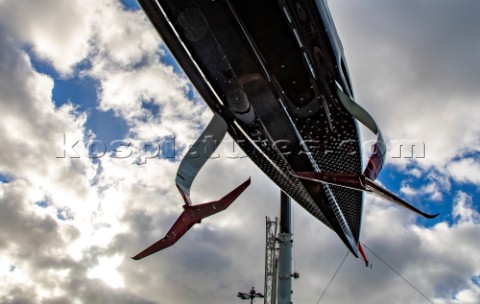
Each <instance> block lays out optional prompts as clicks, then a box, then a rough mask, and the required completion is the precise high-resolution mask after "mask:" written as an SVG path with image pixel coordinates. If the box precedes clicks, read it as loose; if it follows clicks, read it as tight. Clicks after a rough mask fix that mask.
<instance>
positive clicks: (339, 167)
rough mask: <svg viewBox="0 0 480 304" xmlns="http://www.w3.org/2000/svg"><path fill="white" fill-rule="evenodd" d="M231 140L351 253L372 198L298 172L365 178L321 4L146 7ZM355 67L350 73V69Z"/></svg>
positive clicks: (184, 1)
mask: <svg viewBox="0 0 480 304" xmlns="http://www.w3.org/2000/svg"><path fill="white" fill-rule="evenodd" d="M139 2H140V4H141V6H142V8H143V9H144V11H145V12H146V13H147V15H148V17H149V18H150V20H151V21H152V23H153V25H154V26H155V28H156V29H157V31H158V32H159V33H160V35H161V36H162V37H163V39H164V41H165V43H166V44H167V46H168V47H169V49H170V50H171V51H172V53H173V55H174V56H175V57H176V59H177V60H178V62H179V64H180V65H181V66H182V68H183V69H184V71H185V73H186V74H187V75H188V77H189V78H190V79H191V81H192V82H193V84H194V85H195V87H196V88H197V90H198V92H199V93H200V95H201V96H202V97H203V98H204V100H205V101H206V102H207V104H208V105H209V107H210V108H211V109H212V110H213V111H215V112H216V113H218V114H219V115H221V116H222V117H223V118H224V119H225V121H226V122H227V124H228V126H229V134H230V135H231V136H232V138H233V139H234V140H235V141H236V142H237V143H238V144H239V146H240V147H241V148H242V149H243V150H244V152H245V153H246V154H247V155H248V156H249V157H250V158H251V159H252V161H253V162H255V164H257V166H258V167H259V168H260V169H261V170H262V171H263V172H265V174H267V175H268V176H269V177H270V178H271V179H272V180H273V181H274V182H275V183H276V184H277V185H278V186H279V187H280V188H281V189H282V190H283V191H285V192H286V193H287V194H288V195H289V196H291V197H292V198H293V199H294V200H295V201H297V202H298V203H299V204H300V205H301V206H302V207H304V208H305V209H306V210H307V211H308V212H309V213H311V214H312V215H313V216H315V217H316V218H318V219H319V220H320V221H322V222H323V223H324V224H326V225H327V226H328V227H330V228H331V229H333V230H334V231H335V232H336V233H337V234H338V235H339V236H340V238H341V239H342V240H343V241H344V243H345V244H346V245H347V247H349V248H350V249H351V250H352V252H354V253H355V252H356V248H352V247H353V246H354V245H352V242H351V241H350V242H349V240H348V235H347V234H346V233H345V227H343V226H342V222H341V221H339V215H338V210H336V209H335V208H332V200H333V201H335V202H336V203H338V207H339V209H340V211H341V213H342V216H343V217H344V218H345V220H346V223H347V225H348V228H349V229H350V230H351V234H352V237H353V239H354V241H355V242H356V243H358V240H359V234H360V226H361V216H362V208H363V206H362V204H363V194H362V192H360V191H355V190H351V189H347V188H341V187H337V186H326V185H322V184H319V183H314V182H311V181H306V180H299V179H298V178H296V177H294V176H292V175H291V174H290V172H307V171H323V172H342V173H358V174H360V173H361V169H362V168H361V167H362V164H361V151H360V143H359V137H358V130H357V125H356V122H355V120H354V118H353V117H352V116H351V115H350V114H349V113H348V111H347V110H346V109H345V108H344V107H343V106H342V104H341V103H340V102H339V100H338V94H337V85H340V86H342V89H343V91H345V92H349V93H350V95H351V87H350V85H349V82H348V79H347V81H346V80H345V79H346V78H348V73H346V72H344V73H343V74H342V73H341V69H340V68H339V64H338V54H337V53H336V48H335V46H334V45H332V42H331V40H332V39H331V36H329V35H328V33H327V32H328V26H327V24H326V21H325V20H323V19H324V18H323V19H322V14H321V13H320V12H319V7H318V6H317V5H318V4H317V3H316V2H315V1H313V0H305V1H288V3H287V2H283V1H277V0H264V1H258V0H257V1H253V0H230V1H211V0H205V1H202V0H198V1H194V0H171V1H161V0H159V1H148V0H140V1H139ZM345 69H346V67H345V68H344V70H345Z"/></svg>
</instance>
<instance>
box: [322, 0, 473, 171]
mask: <svg viewBox="0 0 480 304" xmlns="http://www.w3.org/2000/svg"><path fill="white" fill-rule="evenodd" d="M329 3H330V6H331V8H332V12H333V17H334V20H335V21H336V25H337V28H338V30H339V32H340V36H341V38H342V41H343V43H344V46H345V50H346V55H347V58H348V62H349V65H350V72H351V74H352V75H351V76H352V77H351V78H352V81H353V85H354V87H355V88H356V93H357V94H356V96H357V98H358V99H359V101H360V102H361V103H362V104H363V105H364V106H365V107H366V108H367V109H368V110H369V111H370V113H371V114H372V115H373V117H375V118H376V120H377V122H378V123H379V125H380V127H381V128H382V130H383V133H384V134H385V135H386V136H387V140H394V141H405V142H410V141H412V140H413V141H421V142H424V143H425V158H418V159H417V158H415V159H405V158H396V159H393V158H390V157H389V158H388V162H389V163H390V164H395V165H397V166H399V167H402V168H404V167H405V166H406V165H407V164H412V163H413V164H415V165H416V166H418V167H419V168H423V170H428V169H429V168H432V167H436V168H443V167H445V165H446V164H447V163H449V162H450V161H451V160H452V159H454V158H456V157H459V156H461V155H464V153H468V152H476V151H478V150H479V147H480V141H479V138H480V136H479V135H480V127H479V126H478V123H476V120H477V118H478V117H477V113H478V112H479V110H480V109H479V106H480V103H478V102H477V101H478V99H479V98H480V93H479V91H478V86H477V84H476V79H478V78H479V76H480V75H479V71H478V69H477V66H478V65H479V63H480V56H478V48H479V41H480V36H479V35H480V34H479V32H478V31H477V28H478V27H479V26H480V24H479V22H480V21H479V20H480V19H479V18H478V17H479V15H478V14H479V13H478V12H479V11H480V7H479V3H478V2H476V1H462V2H461V3H459V2H454V1H448V0H442V1H435V3H433V2H432V1H422V2H418V1H408V3H407V2H401V1H388V2H382V1H376V0H369V1H362V2H361V3H357V2H354V1H329ZM432 6H435V9H432ZM393 152H395V151H393ZM395 153H396V152H395Z"/></svg>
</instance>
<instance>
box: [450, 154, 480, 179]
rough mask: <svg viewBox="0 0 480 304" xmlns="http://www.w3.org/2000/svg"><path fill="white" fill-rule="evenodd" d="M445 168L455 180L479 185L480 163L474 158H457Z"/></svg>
mask: <svg viewBox="0 0 480 304" xmlns="http://www.w3.org/2000/svg"><path fill="white" fill-rule="evenodd" d="M447 168H448V171H449V173H450V174H451V176H452V177H453V178H454V180H455V181H456V182H459V183H470V184H474V185H480V163H479V162H478V161H477V160H475V159H474V158H463V159H459V160H457V161H454V162H452V163H450V164H449V165H448V167H447Z"/></svg>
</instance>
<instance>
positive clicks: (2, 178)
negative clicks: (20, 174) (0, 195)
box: [0, 173, 13, 184]
mask: <svg viewBox="0 0 480 304" xmlns="http://www.w3.org/2000/svg"><path fill="white" fill-rule="evenodd" d="M12 181H13V177H11V176H9V175H7V174H4V173H0V183H2V184H8V183H10V182H12Z"/></svg>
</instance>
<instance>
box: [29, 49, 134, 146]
mask: <svg viewBox="0 0 480 304" xmlns="http://www.w3.org/2000/svg"><path fill="white" fill-rule="evenodd" d="M25 51H26V52H27V53H28V54H29V56H30V61H31V63H32V66H33V68H34V69H35V70H36V71H37V72H39V73H42V74H45V75H48V76H49V77H51V78H52V79H53V81H54V87H53V91H52V96H53V102H54V104H55V106H56V107H61V106H62V105H64V104H66V103H68V102H71V103H72V104H74V105H75V106H76V108H77V109H78V111H80V112H85V113H87V122H86V128H87V129H89V130H91V131H92V132H93V133H94V134H95V135H96V139H97V140H99V141H102V142H103V143H104V144H105V146H106V147H107V151H111V149H110V148H111V142H112V141H114V140H119V139H123V138H125V136H126V135H127V133H128V130H129V128H128V126H127V123H126V122H125V120H123V119H122V118H121V117H119V116H117V115H115V113H114V112H113V111H111V110H109V111H100V110H98V109H97V106H98V97H97V92H98V89H99V85H100V83H99V81H98V80H96V79H94V78H92V77H88V76H84V77H80V76H78V74H79V71H82V70H85V69H88V68H89V67H90V61H89V60H84V61H82V62H81V63H79V64H78V65H77V66H76V68H75V70H76V73H75V74H74V76H72V77H70V78H61V77H60V75H59V74H58V73H57V71H55V69H54V68H53V67H52V65H51V64H49V63H48V62H46V61H43V60H40V59H39V58H37V57H36V56H35V54H34V53H33V52H32V51H31V50H30V49H28V48H26V50H25ZM79 140H80V139H79Z"/></svg>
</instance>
